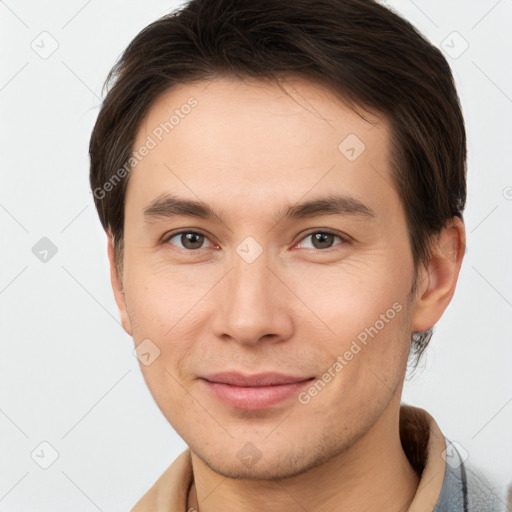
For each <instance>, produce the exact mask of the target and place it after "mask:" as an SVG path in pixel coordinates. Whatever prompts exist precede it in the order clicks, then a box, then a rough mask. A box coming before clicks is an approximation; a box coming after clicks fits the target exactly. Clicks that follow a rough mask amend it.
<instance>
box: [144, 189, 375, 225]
mask: <svg viewBox="0 0 512 512" xmlns="http://www.w3.org/2000/svg"><path fill="white" fill-rule="evenodd" d="M322 215H340V216H355V217H361V218H367V219H372V218H375V217H376V215H375V212H374V211H373V210H372V209H371V208H370V207H369V206H367V205H365V204H364V203H363V202H361V201H360V200H359V199H357V198H356V197H353V196H350V195H333V194H331V195H328V196H325V197H320V198H317V199H312V200H310V201H306V202H302V203H299V204H294V205H291V206H286V207H284V208H282V209H281V210H279V211H278V212H277V214H276V215H275V216H274V217H273V219H274V221H275V222H276V223H279V222H281V221H283V220H292V219H305V218H310V217H319V216H322ZM178 216H186V217H197V218H200V219H213V218H215V217H216V218H217V219H218V220H220V221H221V222H223V223H224V221H223V220H222V216H221V213H220V212H216V211H215V210H214V209H213V208H212V207H211V206H209V205H208V204H207V203H204V202H203V201H198V200H193V199H185V198H181V197H178V196H176V195H173V194H162V195H161V196H159V197H157V198H156V199H154V200H153V201H152V202H151V203H150V204H149V206H148V207H147V208H145V209H144V218H145V219H146V220H147V221H148V222H150V221H151V220H153V219H157V218H172V217H178Z"/></svg>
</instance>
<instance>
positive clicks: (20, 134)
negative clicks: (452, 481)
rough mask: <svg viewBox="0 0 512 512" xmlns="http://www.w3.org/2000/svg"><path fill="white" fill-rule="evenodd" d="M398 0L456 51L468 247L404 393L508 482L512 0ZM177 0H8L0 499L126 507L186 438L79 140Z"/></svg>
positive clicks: (25, 504) (0, 96) (0, 193)
mask: <svg viewBox="0 0 512 512" xmlns="http://www.w3.org/2000/svg"><path fill="white" fill-rule="evenodd" d="M388 4H389V5H390V6H392V7H393V8H394V9H396V10H397V11H399V12H400V13H402V14H403V15H404V16H405V17H406V18H407V19H409V20H410V21H411V22H412V23H413V24H414V25H415V26H417V27H418V28H419V29H420V31H422V32H423V33H424V34H425V35H426V36H427V37H428V38H429V39H430V40H431V41H432V42H433V43H434V44H436V45H438V46H440V47H443V48H445V50H446V51H450V52H451V54H452V56H451V57H450V56H449V55H447V59H448V61H449V62H450V64H451V66H452V69H453V72H454V75H455V78H456V82H457V87H458V91H459V95H460V98H461V102H462V106H463V110H464V115H465V118H466V124H467V131H468V150H469V172H468V203H467V209H466V213H465V222H466V227H467V235H468V252H467V254H466V258H465V261H464V264H463V267H462V270H461V275H460V279H459V284H458V288H457V291H456V294H455V297H454V299H453V301H452V304H451V305H450V306H449V308H448V310H447V311H446V313H445V315H444V317H443V319H442V320H441V321H440V323H439V324H438V326H437V328H436V333H435V335H434V338H433V340H432V343H431V346H430V350H429V352H428V355H427V357H426V359H425V362H424V364H423V365H422V367H421V368H420V369H418V370H417V371H416V372H415V373H414V375H412V376H411V378H410V379H408V382H407V383H406V387H405V391H404V397H403V398H404V401H405V402H407V403H410V404H413V405H416V406H420V407H423V408H425V409H426V410H428V411H429V412H430V413H431V414H432V415H433V416H434V418H435V419H436V421H437V422H438V424H439V425H440V427H441V429H442V431H443V433H444V435H445V436H447V437H448V438H449V439H451V440H454V441H457V442H458V443H460V445H461V446H462V447H464V449H465V450H466V451H467V452H468V454H469V461H470V462H471V463H473V464H474V465H477V466H479V467H480V468H481V469H483V470H484V471H486V472H487V473H488V475H489V476H491V477H494V478H495V479H496V481H497V482H498V483H499V484H500V485H503V486H504V485H505V484H506V483H508V482H512V436H511V432H512V428H511V427H512V334H511V332H512V272H511V270H512V268H511V267H512V240H511V239H512V236H511V233H512V230H511V227H510V221H511V220H512V200H511V199H512V188H510V187H512V173H511V170H510V155H509V152H510V149H511V145H512V144H511V141H512V139H511V131H512V130H511V128H510V119H511V117H512V66H511V65H510V55H511V54H512V36H511V33H510V20H511V19H512V1H511V0H501V1H497V0H478V1H477V0H472V1H467V0H465V1H463V0H450V1H443V2H439V1H433V0H415V1H414V2H413V1H412V0H395V1H390V2H388ZM177 5H178V4H177V3H176V2H169V1H165V2H164V1H160V0H158V1H157V0H147V1H144V2H142V1H139V2H131V3H128V2H122V1H121V0H109V1H108V2H106V1H99V0H89V1H85V0H68V1H64V0H51V1H46V2H36V1H34V0H32V1H25V2H16V1H15V0H5V1H2V2H0V19H1V23H2V27H1V31H0V38H1V44H0V51H1V56H0V62H1V72H0V109H1V111H0V119H1V134H0V144H1V147H0V155H1V165H0V172H1V186H0V223H1V240H2V244H1V250H0V262H1V264H0V309H1V322H0V343H1V353H0V510H1V511H13V512H14V511H25V512H26V511H36V510H37V511H50V510H51V511H52V512H60V511H66V512H69V511H70V510H74V511H95V510H101V511H104V512H106V511H117V510H128V509H129V508H130V507H131V506H132V505H133V504H134V503H135V502H136V501H137V499H138V498H139V497H140V496H141V495H142V494H143V493H144V492H145V491H146V490H147V489H148V488H149V487H150V486H151V485H152V484H153V483H154V481H155V480H156V479H157V478H158V476H160V474H161V473H162V472H163V471H164V470H165V469H166V468H167V467H168V466H169V464H170V463H171V462H172V460H174V458H175V457H176V456H177V455H178V454H179V453H180V452H181V451H182V450H183V449H184V448H185V444H184V442H183V441H182V440H181V439H180V438H179V437H178V436H177V434H176V433H175V432H174V431H173V430H172V428H171V427H170V426H169V425H168V423H167V422H166V420H165V419H164V418H163V416H162V414H161V413H160V411H159V409H158V408H157V406H156V405H155V403H154V401H153V399H152V397H151V395H150V394H149V392H148V390H147V388H146V385H145V383H144V381H143V378H142V375H141V372H140V369H139V367H138V362H137V360H136V359H135V357H134V356H133V353H132V350H133V342H132V340H131V338H130V337H129V336H128V335H127V334H126V333H125V332H124V331H123V330H122V328H121V327H120V324H119V321H118V313H117V310H116V306H115V303H114V300H113V296H112V292H111V289H110V282H109V274H108V266H107V256H106V238H105V235H104V233H103V232H102V230H101V227H100V223H99V221H98V218H97V215H96V212H95V210H94V205H93V201H92V195H91V193H90V192H89V186H88V153H87V151H88V141H89V137H90V132H91V129H92V127H93V123H94V121H95V118H96V116H97V113H98V108H99V105H100V101H101V88H102V84H103V81H104V79H105V78H106V75H107V73H108V71H109V69H110V68H111V66H112V65H113V64H114V62H115V61H116V59H117V57H118V56H119V54H120V53H121V52H122V50H123V49H124V48H125V47H126V45H127V44H128V43H129V42H130V41H131V39H132V38H133V37H134V36H135V35H136V34H137V33H138V31H139V30H140V29H142V28H143V27H144V26H146V25H147V24H148V23H150V22H151V21H153V20H155V19H156V18H158V17H160V16H162V15H164V14H166V13H167V12H169V11H170V10H172V9H174V8H175V7H176V6H177ZM43 31H46V32H48V33H49V34H51V36H48V35H42V36H40V34H41V32H43ZM454 31H456V32H458V33H459V34H460V37H459V36H457V35H456V34H455V35H454V34H453V32H454ZM43 37H44V38H46V39H45V41H44V46H45V48H46V49H48V48H51V45H52V44H56V43H53V42H52V41H53V40H55V41H56V42H57V43H58V48H57V49H56V51H55V52H54V53H53V54H52V55H51V56H49V57H48V58H47V59H43V58H41V57H40V55H39V54H38V53H36V51H34V49H33V48H32V47H31V45H32V44H34V45H35V44H39V45H40V46H43V43H41V38H43ZM462 38H463V39H462ZM33 41H35V43H33ZM443 41H445V42H444V43H443ZM464 41H467V44H469V47H468V48H467V50H466V51H465V52H464V53H462V54H461V55H460V56H458V57H457V58H453V56H454V55H456V54H457V53H459V52H460V51H461V50H462V49H463V48H464V46H463V45H464V44H465V43H464ZM450 47H451V48H450ZM40 51H42V50H40ZM507 187H508V188H507ZM42 237H48V238H49V239H50V240H51V241H52V242H53V244H55V246H56V248H57V251H58V252H57V253H56V254H55V256H53V257H52V258H51V259H49V261H47V262H46V263H43V262H41V261H40V260H39V259H38V258H36V256H35V255H34V254H33V252H32V247H33V246H34V245H35V244H36V243H37V242H38V241H39V240H40V239H41V238H42ZM43 441H46V442H48V443H49V444H50V445H51V446H52V447H53V449H55V450H56V452H58V459H57V460H56V461H55V462H54V463H53V464H52V465H51V466H50V467H49V468H48V469H46V470H45V469H42V468H41V467H40V466H39V465H38V464H36V462H35V461H34V460H33V458H32V457H31V454H32V452H33V451H34V450H36V452H35V454H36V455H34V458H35V459H36V460H39V462H44V459H45V458H46V461H47V462H48V461H49V460H50V459H49V457H51V449H50V448H49V447H48V446H45V445H43V446H42V447H41V446H40V443H41V442H43ZM41 450H42V451H41ZM43 453H44V456H43V455H42V454H43ZM37 454H39V459H38V458H37Z"/></svg>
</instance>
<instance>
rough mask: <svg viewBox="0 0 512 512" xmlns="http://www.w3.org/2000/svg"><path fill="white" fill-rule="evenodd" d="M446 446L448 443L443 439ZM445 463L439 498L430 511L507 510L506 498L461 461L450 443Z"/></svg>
mask: <svg viewBox="0 0 512 512" xmlns="http://www.w3.org/2000/svg"><path fill="white" fill-rule="evenodd" d="M445 441H446V446H449V445H450V444H451V443H450V441H449V440H448V439H446V438H445ZM450 448H451V449H452V450H454V451H453V456H452V457H451V458H450V461H449V462H448V461H447V462H446V463H445V474H444V479H443V486H442V488H441V494H440V495H439V500H438V501H437V504H436V506H435V508H434V510H433V512H507V505H506V498H505V497H504V496H502V495H501V494H502V493H500V492H499V490H498V489H497V486H496V485H493V484H492V483H491V482H490V481H489V480H488V479H487V478H486V477H485V476H484V475H482V473H480V472H479V471H478V470H476V469H475V468H471V467H470V466H468V465H467V464H464V462H463V460H462V457H461V455H460V453H459V452H458V451H457V450H456V448H455V447H453V445H452V446H451V447H450Z"/></svg>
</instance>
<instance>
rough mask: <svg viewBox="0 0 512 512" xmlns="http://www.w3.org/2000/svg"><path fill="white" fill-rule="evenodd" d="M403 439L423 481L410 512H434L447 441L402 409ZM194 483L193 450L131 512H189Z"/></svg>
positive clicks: (422, 415) (412, 410)
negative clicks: (189, 500) (190, 493)
mask: <svg viewBox="0 0 512 512" xmlns="http://www.w3.org/2000/svg"><path fill="white" fill-rule="evenodd" d="M400 437H401V440H402V445H403V447H404V451H405V453H406V455H407V457H408V458H409V460H410V461H411V464H412V465H413V467H415V469H417V470H419V472H420V473H421V468H422V467H424V469H423V473H422V475H421V480H420V483H419V486H418V490H417V491H416V494H415V496H414V499H413V501H412V503H411V505H410V507H409V510H408V512H431V511H433V510H434V507H435V505H436V503H437V500H438V498H439V495H440V493H441V488H442V486H443V478H444V472H445V462H444V459H443V458H442V453H443V451H444V450H445V448H446V446H445V439H444V436H443V434H442V433H441V430H440V429H439V426H438V425H437V423H436V422H435V421H434V419H433V418H432V416H430V414H428V413H427V412H426V411H425V410H423V409H420V408H418V407H412V406H409V405H401V406H400ZM192 481H193V473H192V459H191V454H190V448H187V449H186V450H185V451H184V452H182V453H181V454H180V455H179V456H178V457H177V458H176V459H175V460H174V462H173V463H172V464H171V465H170V466H169V467H168V468H167V469H166V470H165V472H164V473H163V474H162V475H161V476H160V478H158V480H157V481H156V482H155V484H154V485H153V486H152V487H151V489H149V490H148V491H147V492H146V494H145V495H144V496H143V497H142V498H141V499H140V500H139V501H138V502H137V503H136V505H135V506H134V507H133V508H132V510H131V512H168V511H169V510H172V511H180V512H186V511H187V501H188V494H189V490H190V487H191V485H192Z"/></svg>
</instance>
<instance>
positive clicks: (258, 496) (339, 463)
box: [188, 407, 419, 512]
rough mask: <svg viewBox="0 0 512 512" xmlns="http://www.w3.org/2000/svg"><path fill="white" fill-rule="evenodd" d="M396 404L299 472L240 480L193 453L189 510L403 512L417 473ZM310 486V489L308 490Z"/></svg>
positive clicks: (406, 508)
mask: <svg viewBox="0 0 512 512" xmlns="http://www.w3.org/2000/svg"><path fill="white" fill-rule="evenodd" d="M398 415H399V407H394V408H393V409H391V408H388V410H386V411H385V412H384V413H383V414H382V415H381V417H380V418H379V420H378V421H377V422H376V423H375V425H374V426H373V427H372V428H371V429H370V430H369V431H368V432H367V433H366V434H365V435H364V436H362V437H361V438H360V439H358V440H357V441H356V442H355V443H354V444H353V445H352V446H351V447H350V448H349V449H347V450H346V451H344V452H343V453H341V454H339V455H337V456H335V457H333V458H332V459H330V460H328V461H327V462H326V463H324V464H322V465H320V466H317V467H315V468H313V469H310V470H309V471H307V472H305V473H302V474H300V475H297V476H294V477H290V478H283V479H281V480H274V481H265V480H247V479H246V480H240V479H231V478H225V477H224V476H221V475H218V474H217V473H215V472H214V471H212V470H211V469H210V468H209V467H208V466H206V465H205V464H204V462H203V461H202V460H201V459H199V458H198V457H197V456H196V455H195V454H194V453H192V468H193V474H194V483H193V485H192V487H191V492H190V495H189V506H188V510H190V509H192V511H191V512H193V510H194V509H195V510H196V511H198V512H219V511H222V512H254V511H255V510H261V509H262V508H263V507H264V508H265V512H278V511H279V512H281V511H282V510H290V511H303V510H322V511H324V512H335V511H339V510H343V511H344V512H355V511H357V512H363V511H364V512H381V511H382V510H393V511H396V512H406V511H407V510H408V508H409V505H410V503H411V501H412V500H413V498H414V495H415V493H416V490H417V488H418V483H419V477H418V475H417V474H416V472H415V471H414V470H413V468H412V467H411V465H410V463H409V461H408V459H407V457H406V455H405V453H404V451H403V449H402V445H401V443H400V435H399V428H398V427H399V423H398V422H399V416H398ZM312 490H314V492H312Z"/></svg>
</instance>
